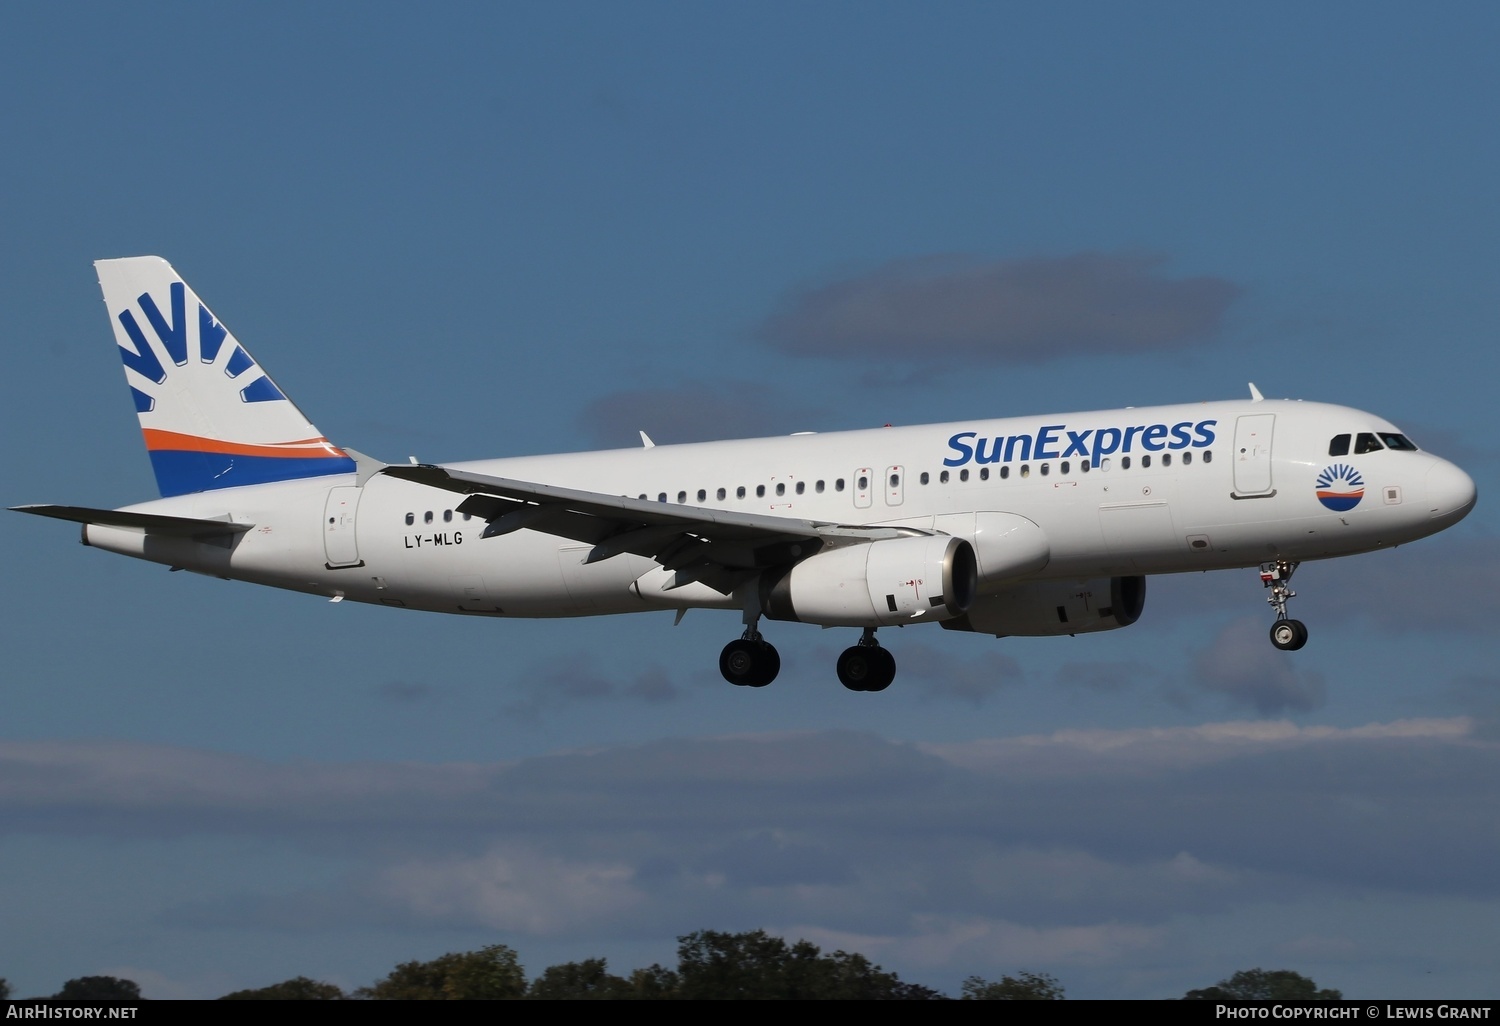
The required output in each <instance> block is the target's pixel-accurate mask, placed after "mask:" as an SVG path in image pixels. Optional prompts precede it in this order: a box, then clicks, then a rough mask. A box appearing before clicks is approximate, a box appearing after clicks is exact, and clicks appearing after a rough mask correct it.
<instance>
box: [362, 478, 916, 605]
mask: <svg viewBox="0 0 1500 1026" xmlns="http://www.w3.org/2000/svg"><path fill="white" fill-rule="evenodd" d="M381 473H383V474H386V475H388V476H390V477H395V478H399V479H401V480H403V481H413V482H416V483H417V484H423V485H427V486H429V487H432V488H442V489H445V490H447V491H450V492H460V493H463V494H465V495H467V496H468V498H466V499H464V500H463V502H461V503H459V505H458V510H459V512H461V513H469V514H472V515H474V516H477V517H480V518H482V519H484V520H485V521H486V522H487V526H486V527H485V529H484V532H483V534H481V535H480V537H481V538H493V537H495V536H496V535H502V534H509V533H510V532H512V531H520V530H523V529H524V530H531V531H540V532H542V533H543V534H551V535H556V536H558V537H560V538H568V539H571V540H573V541H578V542H585V543H587V544H589V545H592V546H593V548H592V550H591V551H590V552H589V554H588V557H587V558H586V559H585V560H584V562H585V563H597V562H599V561H600V560H603V559H608V558H610V557H611V556H617V555H620V554H621V553H625V552H629V553H632V554H634V555H637V556H645V557H647V558H649V559H653V560H655V561H656V562H657V563H660V564H661V565H662V566H663V567H664V568H666V569H667V570H670V571H673V572H674V573H675V575H676V577H675V579H674V580H673V582H672V584H671V586H670V587H672V588H680V587H682V586H683V585H685V584H691V583H693V582H695V581H701V582H703V583H704V584H706V585H708V586H709V587H711V588H713V589H714V590H716V591H718V592H721V593H722V594H725V595H727V594H729V593H730V592H732V591H733V590H734V588H735V586H736V585H737V584H739V583H741V582H742V581H745V580H747V579H749V578H750V577H752V576H753V575H754V574H756V573H758V572H759V571H761V570H764V569H766V568H768V567H774V566H785V565H788V564H791V563H795V562H798V561H799V560H802V559H806V558H807V557H808V556H810V555H812V554H813V553H815V552H817V551H819V550H820V549H823V548H830V547H835V546H839V545H854V544H859V543H862V542H869V541H875V540H877V539H881V538H904V537H911V536H913V535H925V534H931V533H932V532H930V531H921V530H917V529H916V528H907V527H863V526H860V525H857V524H835V523H831V522H827V521H820V520H800V519H796V518H794V517H774V516H767V515H765V514H761V513H738V512H734V511H731V510H723V509H706V508H704V507H702V506H681V505H672V504H669V503H664V502H651V501H650V500H648V499H632V498H629V497H628V496H624V495H605V494H603V493H601V492H590V491H583V490H581V489H576V488H560V487H558V486H556V485H544V484H535V483H532V482H529V481H514V480H511V479H509V478H503V477H490V476H488V475H485V474H474V473H470V472H468V471H465V470H455V469H451V468H448V467H437V466H430V465H425V464H423V465H418V466H399V465H396V466H388V467H386V468H384V469H383V470H382V471H381Z"/></svg>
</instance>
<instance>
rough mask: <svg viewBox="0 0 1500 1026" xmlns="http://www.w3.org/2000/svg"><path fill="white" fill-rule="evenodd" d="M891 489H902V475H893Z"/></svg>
mask: <svg viewBox="0 0 1500 1026" xmlns="http://www.w3.org/2000/svg"><path fill="white" fill-rule="evenodd" d="M891 487H892V488H900V487H901V475H900V474H892V475H891Z"/></svg>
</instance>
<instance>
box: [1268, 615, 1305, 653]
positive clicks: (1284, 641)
mask: <svg viewBox="0 0 1500 1026" xmlns="http://www.w3.org/2000/svg"><path fill="white" fill-rule="evenodd" d="M1271 644H1273V645H1275V646H1276V647H1277V648H1279V649H1281V650H1282V651H1283V652H1295V651H1297V649H1299V648H1301V647H1302V646H1303V645H1305V644H1307V627H1306V625H1304V624H1303V622H1302V621H1301V620H1277V621H1276V622H1275V623H1273V624H1272V625H1271Z"/></svg>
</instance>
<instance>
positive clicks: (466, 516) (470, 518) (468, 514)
mask: <svg viewBox="0 0 1500 1026" xmlns="http://www.w3.org/2000/svg"><path fill="white" fill-rule="evenodd" d="M464 519H465V520H473V519H474V514H472V513H465V514H464Z"/></svg>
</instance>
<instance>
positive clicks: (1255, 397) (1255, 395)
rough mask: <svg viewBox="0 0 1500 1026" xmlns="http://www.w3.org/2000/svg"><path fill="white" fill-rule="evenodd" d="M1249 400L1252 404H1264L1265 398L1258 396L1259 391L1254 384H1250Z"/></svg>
mask: <svg viewBox="0 0 1500 1026" xmlns="http://www.w3.org/2000/svg"><path fill="white" fill-rule="evenodd" d="M1250 398H1251V400H1252V401H1254V402H1257V403H1259V402H1264V401H1265V398H1266V397H1265V396H1263V395H1261V394H1260V389H1258V388H1256V387H1255V382H1253V381H1252V382H1250Z"/></svg>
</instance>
